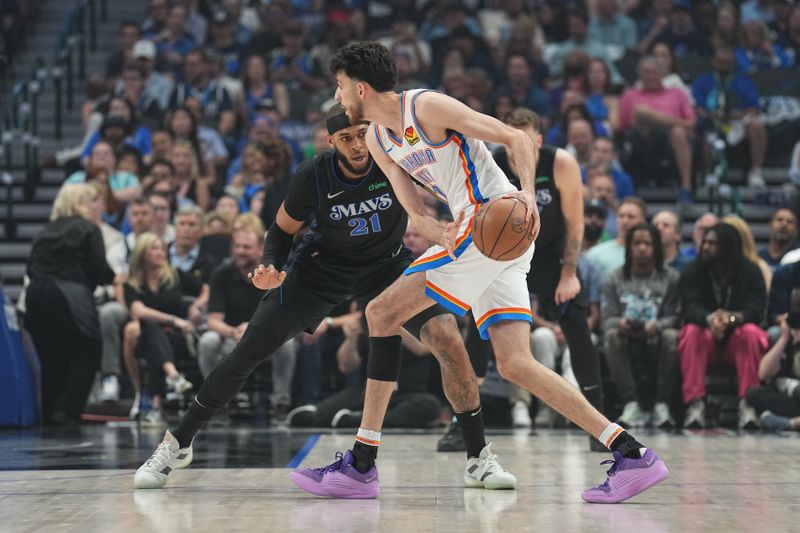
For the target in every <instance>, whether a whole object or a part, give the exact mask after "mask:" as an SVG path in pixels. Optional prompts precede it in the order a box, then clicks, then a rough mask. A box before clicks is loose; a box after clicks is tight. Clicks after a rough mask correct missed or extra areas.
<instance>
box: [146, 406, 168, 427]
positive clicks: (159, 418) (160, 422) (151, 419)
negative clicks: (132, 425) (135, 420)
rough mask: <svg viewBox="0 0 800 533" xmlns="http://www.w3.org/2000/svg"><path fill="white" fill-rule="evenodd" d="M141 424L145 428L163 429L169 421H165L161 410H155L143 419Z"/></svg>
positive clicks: (151, 410)
mask: <svg viewBox="0 0 800 533" xmlns="http://www.w3.org/2000/svg"><path fill="white" fill-rule="evenodd" d="M140 424H141V425H142V426H145V427H161V426H166V425H167V421H166V420H165V419H164V413H163V411H161V409H156V408H153V409H150V410H149V411H148V412H147V413H146V414H145V415H144V416H143V417H142V420H141V422H140Z"/></svg>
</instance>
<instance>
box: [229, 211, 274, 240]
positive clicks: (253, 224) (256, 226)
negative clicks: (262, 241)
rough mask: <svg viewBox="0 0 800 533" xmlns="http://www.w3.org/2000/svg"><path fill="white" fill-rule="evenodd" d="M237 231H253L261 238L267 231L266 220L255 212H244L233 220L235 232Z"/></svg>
mask: <svg viewBox="0 0 800 533" xmlns="http://www.w3.org/2000/svg"><path fill="white" fill-rule="evenodd" d="M237 231H252V232H253V233H255V234H256V235H258V236H259V238H263V237H264V234H266V232H267V230H265V229H264V222H262V221H261V217H259V216H258V215H256V214H255V213H242V214H241V215H239V216H237V217H236V219H235V220H234V221H233V233H236V232H237Z"/></svg>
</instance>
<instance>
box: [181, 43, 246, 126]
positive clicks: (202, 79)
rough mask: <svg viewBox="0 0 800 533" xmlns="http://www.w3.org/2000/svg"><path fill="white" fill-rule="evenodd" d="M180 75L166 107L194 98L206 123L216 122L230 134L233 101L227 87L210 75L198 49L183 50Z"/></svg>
mask: <svg viewBox="0 0 800 533" xmlns="http://www.w3.org/2000/svg"><path fill="white" fill-rule="evenodd" d="M183 78H184V80H183V81H182V82H181V83H179V84H178V85H177V86H176V87H175V89H173V90H172V94H171V95H170V97H169V108H170V109H175V108H177V107H179V106H181V105H184V103H185V102H186V100H188V99H190V98H193V99H196V100H197V101H199V102H200V104H201V105H202V107H203V109H204V110H205V118H206V119H207V120H208V121H209V122H210V124H209V125H214V126H216V128H217V130H218V131H219V133H220V134H221V135H223V136H225V135H228V134H232V133H233V132H234V129H235V127H236V114H235V113H234V110H233V101H232V100H231V97H230V94H229V93H228V91H227V90H225V88H224V87H222V86H221V85H220V84H218V83H217V82H216V81H215V80H212V79H211V78H210V76H209V70H208V65H207V64H206V58H205V56H204V54H203V52H202V51H201V50H192V51H191V52H189V53H187V54H186V58H185V60H184V62H183Z"/></svg>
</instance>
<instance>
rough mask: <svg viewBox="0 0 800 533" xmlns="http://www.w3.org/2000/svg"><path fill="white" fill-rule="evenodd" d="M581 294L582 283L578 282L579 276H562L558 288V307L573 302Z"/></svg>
mask: <svg viewBox="0 0 800 533" xmlns="http://www.w3.org/2000/svg"><path fill="white" fill-rule="evenodd" d="M579 292H581V282H580V281H578V276H577V275H575V274H574V273H573V274H568V275H566V276H561V279H560V280H559V281H558V286H557V287H556V305H561V304H563V303H566V302H568V301H570V300H572V299H573V298H575V297H576V296H577V295H578V293H579Z"/></svg>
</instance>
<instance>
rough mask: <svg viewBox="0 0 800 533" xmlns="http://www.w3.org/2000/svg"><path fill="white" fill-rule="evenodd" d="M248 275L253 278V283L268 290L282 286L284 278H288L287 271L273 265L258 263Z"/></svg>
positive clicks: (263, 289)
mask: <svg viewBox="0 0 800 533" xmlns="http://www.w3.org/2000/svg"><path fill="white" fill-rule="evenodd" d="M247 277H248V278H250V280H252V282H253V285H255V286H256V287H258V288H259V289H261V290H262V291H266V290H269V289H274V288H276V287H280V286H281V283H283V280H285V279H286V272H281V271H279V270H277V269H276V268H275V267H274V266H272V265H269V266H264V265H258V266H257V267H256V269H255V270H254V271H253V272H251V273H250V274H248V275H247Z"/></svg>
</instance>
